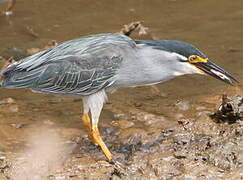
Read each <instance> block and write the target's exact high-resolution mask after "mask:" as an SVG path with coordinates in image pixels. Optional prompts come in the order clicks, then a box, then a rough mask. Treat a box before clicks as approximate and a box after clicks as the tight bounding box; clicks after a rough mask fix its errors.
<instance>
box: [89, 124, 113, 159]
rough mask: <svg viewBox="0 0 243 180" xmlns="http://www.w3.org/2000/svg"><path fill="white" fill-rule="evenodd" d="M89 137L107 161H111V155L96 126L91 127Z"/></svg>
mask: <svg viewBox="0 0 243 180" xmlns="http://www.w3.org/2000/svg"><path fill="white" fill-rule="evenodd" d="M91 135H92V139H93V140H94V142H95V143H96V144H97V145H99V146H100V148H101V150H102V151H103V153H104V154H105V156H106V158H107V159H108V161H111V160H112V154H111V152H110V151H109V149H108V148H107V147H106V145H105V143H104V141H103V140H102V139H101V137H100V132H99V129H98V127H97V125H92V128H91Z"/></svg>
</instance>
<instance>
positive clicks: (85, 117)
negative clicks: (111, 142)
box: [82, 113, 98, 146]
mask: <svg viewBox="0 0 243 180" xmlns="http://www.w3.org/2000/svg"><path fill="white" fill-rule="evenodd" d="M82 121H83V125H84V127H86V129H87V131H88V135H89V139H90V141H91V142H92V143H93V144H94V145H96V146H98V144H97V143H96V142H95V141H94V138H93V135H92V133H91V130H92V129H91V121H90V118H89V114H88V113H84V114H83V116H82Z"/></svg>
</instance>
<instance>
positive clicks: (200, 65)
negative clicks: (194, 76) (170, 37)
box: [169, 41, 238, 85]
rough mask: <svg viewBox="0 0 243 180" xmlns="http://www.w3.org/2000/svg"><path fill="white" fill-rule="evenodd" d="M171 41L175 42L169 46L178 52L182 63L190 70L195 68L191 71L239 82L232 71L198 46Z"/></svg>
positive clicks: (226, 80) (230, 81)
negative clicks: (205, 53) (209, 56)
mask: <svg viewBox="0 0 243 180" xmlns="http://www.w3.org/2000/svg"><path fill="white" fill-rule="evenodd" d="M170 43H173V45H172V44H171V45H170V46H169V47H170V48H171V50H172V49H173V52H175V53H176V54H178V57H179V58H178V59H179V61H180V62H181V64H184V65H186V66H187V67H188V71H190V70H189V69H190V67H191V69H193V71H192V72H191V73H200V74H207V75H210V76H212V77H214V78H216V79H219V80H221V81H224V82H226V83H228V84H230V85H233V84H234V83H236V82H238V81H237V80H236V79H235V78H234V77H233V76H232V75H231V74H230V73H228V72H227V71H225V70H224V69H223V68H221V67H219V66H218V65H216V64H214V63H213V62H212V61H210V60H209V58H208V57H207V56H206V55H204V54H203V53H202V52H201V51H200V50H199V49H197V48H196V47H194V46H192V45H190V44H188V43H185V42H181V41H171V42H170ZM184 67H185V66H184Z"/></svg>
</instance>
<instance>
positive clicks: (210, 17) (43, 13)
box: [0, 0, 243, 158]
mask: <svg viewBox="0 0 243 180" xmlns="http://www.w3.org/2000/svg"><path fill="white" fill-rule="evenodd" d="M5 6H6V4H4V3H2V1H0V9H1V10H3V9H4V8H5ZM242 9H243V2H242V1H241V0H235V1H228V0H221V1H220V2H219V1H212V0H204V1H192V0H162V1H159V0H153V1H145V0H137V1H121V0H115V1H113V0H103V1H94V0H89V1H81V0H72V1H66V0H52V1H50V0H42V1H38V0H18V1H17V4H16V6H15V8H14V14H13V16H11V17H4V16H0V56H3V57H4V58H8V57H10V56H15V55H16V54H17V56H24V55H25V50H26V49H28V48H32V47H43V46H45V45H46V44H47V43H48V42H49V41H50V40H53V39H54V40H57V41H58V42H62V41H65V40H69V39H73V38H76V37H79V36H83V35H88V34H95V33H104V32H117V31H119V30H120V28H121V25H123V24H126V23H129V22H131V21H134V20H143V21H144V25H145V26H147V27H149V29H150V33H151V34H152V36H153V37H154V38H155V39H177V40H183V41H187V42H189V43H192V44H194V45H196V46H197V47H199V48H200V49H201V50H202V51H203V52H205V53H206V54H207V55H208V57H209V58H211V59H212V60H213V61H214V62H216V63H217V64H218V65H220V66H222V67H224V68H225V69H226V70H227V71H229V72H232V74H233V75H234V76H235V77H236V78H237V79H238V80H242V79H243V71H242V69H243V63H242V58H243V50H242V47H243V41H242V38H241V37H242V35H243V24H242V17H243V11H242ZM32 32H34V33H32ZM13 48H17V50H16V49H13ZM156 87H157V88H158V89H159V90H160V92H156V91H154V90H153V89H151V88H149V87H145V88H141V87H139V88H133V89H121V90H118V91H117V92H116V93H114V94H112V95H110V103H109V104H108V105H106V106H105V108H104V111H103V114H102V117H101V123H100V125H101V127H108V126H112V127H114V128H117V131H119V132H121V133H122V131H123V130H124V129H129V127H132V128H130V131H131V132H129V131H128V132H127V131H125V132H127V133H128V134H129V133H130V134H133V132H137V133H138V134H139V133H142V132H141V131H147V132H149V131H150V130H149V129H148V128H147V127H148V124H149V120H147V119H152V120H153V118H147V119H146V118H145V120H141V119H143V118H144V117H147V116H148V117H151V114H152V115H157V116H159V118H160V117H163V118H166V120H161V121H157V122H160V123H159V124H160V126H158V127H157V129H156V126H155V127H152V129H153V131H157V132H158V131H161V129H168V128H172V127H173V126H177V119H175V117H179V116H180V117H181V115H180V114H182V113H184V114H183V115H185V116H188V117H194V116H195V113H196V111H197V110H195V109H196V108H199V109H200V108H201V109H204V110H205V108H206V110H207V111H213V110H214V108H215V106H216V104H217V101H218V99H219V96H220V95H221V94H223V93H228V94H235V93H236V94H239V93H242V90H241V88H237V87H229V86H227V85H225V84H223V83H222V82H219V81H217V80H215V79H213V78H210V77H206V76H205V77H204V76H197V75H192V76H184V77H179V78H177V79H174V80H171V81H169V82H166V83H164V84H160V85H156ZM8 97H11V98H13V99H14V100H15V103H13V104H10V105H0V108H1V114H0V123H1V126H2V128H1V132H0V136H1V140H0V148H1V147H2V148H3V149H5V151H7V152H9V151H10V150H11V152H12V151H14V152H15V151H16V152H18V151H19V150H18V148H16V147H19V148H20V149H21V148H22V147H23V146H24V145H23V143H22V142H23V141H25V137H26V136H31V133H32V132H35V129H36V128H37V127H38V126H43V125H44V126H48V127H49V126H51V127H52V126H54V127H55V128H57V127H58V128H59V129H58V128H57V130H58V131H59V132H62V135H63V136H65V137H70V138H73V137H76V136H79V135H80V134H81V135H84V134H85V131H84V130H82V126H81V124H80V113H81V100H79V99H75V98H63V97H56V96H52V95H43V94H33V93H32V92H30V91H28V90H6V89H0V100H2V99H3V100H4V98H8ZM178 100H183V101H186V102H189V105H188V106H186V108H187V107H189V110H190V111H183V112H180V108H179V109H178V108H177V106H176V105H175V104H176V103H178ZM128 107H130V108H128ZM141 113H142V115H140V114H141ZM124 114H128V115H124ZM178 114H179V115H178ZM176 115H177V116H176ZM134 116H135V117H134ZM116 117H122V118H116ZM159 118H158V119H159ZM131 119H140V120H141V121H132V123H134V125H133V124H132V125H131V124H130V125H129V122H130V120H131ZM147 121H148V122H147ZM155 121H156V120H155ZM110 122H113V123H110ZM150 123H151V124H153V121H152V122H150ZM53 124H54V125H53ZM111 124H112V125H111ZM155 124H156V123H155ZM16 126H17V127H19V126H21V128H16ZM22 126H23V127H22ZM151 131H152V130H151ZM104 132H106V131H105V130H104ZM106 134H107V135H109V133H108V132H107V133H106ZM121 135H122V134H121ZM123 135H124V134H123ZM124 137H126V136H124ZM124 137H122V136H121V138H120V142H122V139H123V140H124ZM114 142H116V140H115V139H113V141H112V140H111V142H110V143H111V144H114ZM117 146H118V145H117ZM0 150H1V149H0ZM114 151H115V150H114ZM139 157H140V156H139ZM101 158H102V156H101Z"/></svg>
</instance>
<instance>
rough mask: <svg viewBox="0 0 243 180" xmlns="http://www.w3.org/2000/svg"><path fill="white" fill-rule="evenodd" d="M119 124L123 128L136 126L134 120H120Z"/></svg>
mask: <svg viewBox="0 0 243 180" xmlns="http://www.w3.org/2000/svg"><path fill="white" fill-rule="evenodd" d="M118 126H119V127H120V128H122V129H126V128H130V127H132V126H134V122H132V121H129V120H120V121H118Z"/></svg>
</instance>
